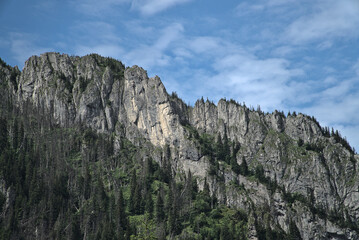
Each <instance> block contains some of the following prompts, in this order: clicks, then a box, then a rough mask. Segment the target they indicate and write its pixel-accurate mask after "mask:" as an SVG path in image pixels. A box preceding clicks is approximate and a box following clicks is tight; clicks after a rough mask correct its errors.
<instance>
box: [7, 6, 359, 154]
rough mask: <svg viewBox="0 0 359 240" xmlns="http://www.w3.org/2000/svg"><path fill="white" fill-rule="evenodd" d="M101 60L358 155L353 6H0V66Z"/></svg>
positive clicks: (357, 40) (357, 9) (358, 9)
mask: <svg viewBox="0 0 359 240" xmlns="http://www.w3.org/2000/svg"><path fill="white" fill-rule="evenodd" d="M45 51H56V52H61V53H68V54H70V55H86V54H89V53H99V54H101V55H103V56H110V57H113V58H116V59H119V60H121V61H122V62H123V63H124V64H125V65H126V66H131V65H134V64H136V65H139V66H141V67H143V68H145V69H146V70H147V71H148V73H149V75H150V76H154V75H158V76H160V78H161V79H162V81H163V82H164V84H165V86H166V88H167V90H168V92H172V91H176V92H177V93H178V95H179V96H180V97H181V98H182V99H184V101H185V102H187V103H190V104H194V102H195V101H196V99H198V98H200V97H202V96H203V97H204V98H207V97H208V98H209V99H210V100H213V101H214V102H217V101H218V100H219V99H220V98H222V97H226V98H227V99H230V98H233V99H235V100H237V101H238V102H241V103H242V102H245V103H246V105H247V106H254V107H255V108H256V107H257V105H260V106H261V108H262V110H265V111H269V112H271V111H273V110H275V109H278V110H283V111H284V112H285V113H287V112H288V111H289V110H290V111H292V112H293V111H297V112H303V113H306V114H308V115H314V116H315V117H316V118H317V119H318V120H319V122H320V123H321V125H322V126H330V127H334V128H335V129H339V131H340V132H341V133H342V135H344V136H346V137H347V139H348V140H349V142H350V143H351V145H352V146H354V147H355V148H356V149H357V150H358V149H359V0H340V1H337V0H310V1H309V0H301V1H295V0H266V1H264V0H248V1H208V0H152V1H149V0H102V1H98V0H61V1H60V0H46V1H45V0H33V1H28V0H12V1H10V0H1V2H0V57H1V58H3V59H4V60H5V61H6V62H7V63H9V64H10V65H13V66H14V65H18V66H19V67H20V68H22V67H23V65H24V61H25V60H26V59H27V58H29V57H30V56H31V55H34V54H40V53H42V52H45Z"/></svg>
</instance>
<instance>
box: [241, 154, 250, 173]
mask: <svg viewBox="0 0 359 240" xmlns="http://www.w3.org/2000/svg"><path fill="white" fill-rule="evenodd" d="M239 173H240V174H242V175H243V176H248V175H249V170H248V164H247V161H246V159H245V158H244V157H243V158H242V163H241V164H240V165H239Z"/></svg>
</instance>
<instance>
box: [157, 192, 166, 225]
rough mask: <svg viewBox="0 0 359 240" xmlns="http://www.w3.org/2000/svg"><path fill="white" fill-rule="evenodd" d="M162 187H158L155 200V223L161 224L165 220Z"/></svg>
mask: <svg viewBox="0 0 359 240" xmlns="http://www.w3.org/2000/svg"><path fill="white" fill-rule="evenodd" d="M162 192H163V189H162V185H160V187H159V189H158V192H157V200H156V220H157V222H158V223H159V222H162V221H163V220H164V218H165V211H164V201H163V197H162Z"/></svg>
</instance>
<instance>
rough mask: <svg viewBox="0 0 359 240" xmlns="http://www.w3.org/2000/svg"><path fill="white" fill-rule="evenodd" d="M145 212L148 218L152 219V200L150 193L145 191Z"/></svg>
mask: <svg viewBox="0 0 359 240" xmlns="http://www.w3.org/2000/svg"><path fill="white" fill-rule="evenodd" d="M145 211H146V213H148V215H149V217H150V218H152V215H153V199H152V194H151V191H147V194H146V204H145Z"/></svg>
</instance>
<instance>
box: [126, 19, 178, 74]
mask: <svg viewBox="0 0 359 240" xmlns="http://www.w3.org/2000/svg"><path fill="white" fill-rule="evenodd" d="M183 31H184V29H183V26H182V25H181V24H179V23H173V24H171V25H169V26H167V27H165V28H164V29H162V30H160V31H159V32H158V33H157V34H158V35H159V37H158V38H157V39H156V40H155V41H154V42H153V43H150V44H148V45H140V46H137V47H135V48H134V49H132V50H130V51H128V52H127V53H126V54H125V56H124V59H125V61H126V62H127V63H129V64H137V65H140V66H142V67H144V68H148V69H151V68H154V67H160V66H166V65H168V64H170V60H171V58H172V57H171V56H170V55H169V53H166V50H168V49H169V47H170V46H172V45H173V44H174V43H175V42H179V41H180V39H181V37H182V32H183Z"/></svg>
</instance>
